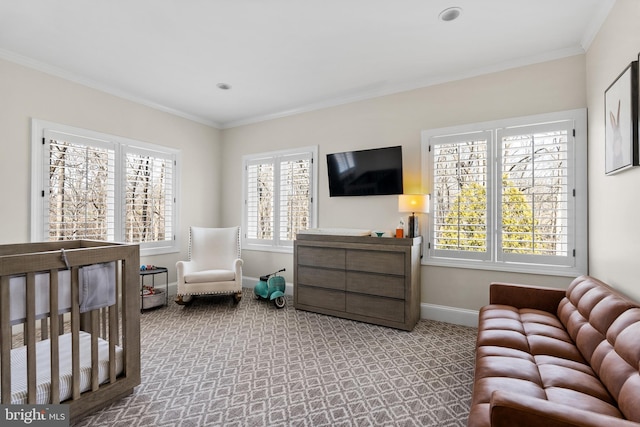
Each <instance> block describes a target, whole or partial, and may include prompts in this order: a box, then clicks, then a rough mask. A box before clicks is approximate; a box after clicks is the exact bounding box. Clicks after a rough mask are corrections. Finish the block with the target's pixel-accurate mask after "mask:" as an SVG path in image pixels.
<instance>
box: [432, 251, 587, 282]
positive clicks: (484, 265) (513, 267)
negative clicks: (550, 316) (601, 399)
mask: <svg viewBox="0 0 640 427" xmlns="http://www.w3.org/2000/svg"><path fill="white" fill-rule="evenodd" d="M422 265H427V266H433V267H449V268H468V269H473V270H490V271H507V272H512V273H528V274H540V275H545V276H566V277H577V276H580V275H582V274H587V271H586V270H587V269H586V268H584V269H580V268H579V267H563V266H557V265H542V264H523V263H512V262H493V261H470V260H461V259H446V258H427V257H426V256H425V257H424V258H423V259H422ZM583 270H584V271H583Z"/></svg>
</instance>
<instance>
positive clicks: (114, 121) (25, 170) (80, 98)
mask: <svg viewBox="0 0 640 427" xmlns="http://www.w3.org/2000/svg"><path fill="white" fill-rule="evenodd" d="M31 118H36V119H41V120H46V121H51V122H55V123H60V124H65V125H69V126H74V127H79V128H84V129H89V130H93V131H97V132H103V133H107V134H111V135H119V136H124V137H127V138H132V139H137V140H140V141H146V142H150V143H154V144H158V145H164V146H167V147H174V148H179V149H180V150H182V161H183V168H182V177H181V179H182V182H181V187H182V189H183V190H184V191H183V192H182V195H183V197H182V205H181V207H180V214H181V224H180V231H181V234H182V236H181V241H182V250H181V253H179V254H170V255H160V256H153V257H147V258H144V259H143V260H142V262H144V263H146V264H155V265H162V266H166V267H169V268H170V269H171V271H170V277H169V280H170V281H175V280H176V277H175V263H176V261H177V260H179V259H186V256H187V247H188V242H187V238H188V226H189V225H190V224H197V225H208V226H215V225H217V224H218V223H219V221H220V200H221V196H220V185H221V184H220V174H219V166H220V151H221V150H220V132H219V131H218V130H217V129H214V128H212V127H209V126H205V125H202V124H198V123H195V122H192V121H189V120H186V119H183V118H180V117H177V116H174V115H171V114H167V113H163V112H160V111H158V110H155V109H152V108H148V107H145V106H142V105H140V104H136V103H134V102H130V101H126V100H124V99H122V98H118V97H115V96H111V95H108V94H105V93H103V92H100V91H97V90H93V89H90V88H87V87H85V86H81V85H79V84H75V83H72V82H70V81H67V80H64V79H61V78H58V77H53V76H51V75H47V74H44V73H41V72H38V71H35V70H33V69H31V68H26V67H23V66H20V65H17V64H14V63H11V62H7V61H3V60H0V129H1V130H2V137H1V138H0V147H1V148H2V154H1V155H0V182H1V183H2V186H1V187H0V199H1V200H2V208H0V244H2V243H15V242H27V241H29V239H30V222H29V212H30V211H29V209H30V202H29V198H30V193H31V187H30V185H31V184H30V170H31V163H30V161H31V157H30V156H31V154H30V152H31V148H30V147H31Z"/></svg>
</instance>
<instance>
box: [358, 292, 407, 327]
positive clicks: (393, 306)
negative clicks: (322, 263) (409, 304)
mask: <svg viewBox="0 0 640 427" xmlns="http://www.w3.org/2000/svg"><path fill="white" fill-rule="evenodd" d="M346 311H347V312H348V313H353V314H359V315H362V316H368V317H375V318H378V319H384V320H390V321H392V322H400V323H404V301H402V300H396V299H391V298H382V297H374V296H369V295H361V294H352V293H349V292H347V306H346Z"/></svg>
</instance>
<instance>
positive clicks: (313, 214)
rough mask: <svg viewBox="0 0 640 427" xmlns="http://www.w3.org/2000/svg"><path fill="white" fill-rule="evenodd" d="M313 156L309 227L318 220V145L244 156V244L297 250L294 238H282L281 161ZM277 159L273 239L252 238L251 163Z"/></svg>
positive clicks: (270, 249) (258, 248) (254, 247)
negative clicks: (250, 207) (249, 228)
mask: <svg viewBox="0 0 640 427" xmlns="http://www.w3.org/2000/svg"><path fill="white" fill-rule="evenodd" d="M302 158H309V159H310V165H311V166H310V169H311V171H310V175H311V176H310V177H309V179H310V180H311V185H310V186H311V189H310V192H311V194H310V196H311V200H310V202H309V204H310V206H309V228H315V227H317V223H318V202H317V201H318V164H317V159H318V146H317V145H316V146H307V147H300V148H294V149H287V150H278V151H270V152H264V153H255V154H246V155H244V156H242V230H243V231H242V247H243V249H246V250H256V251H267V252H283V253H293V240H284V239H281V238H280V224H279V221H278V219H279V215H278V212H279V211H280V207H279V205H280V194H281V193H280V181H279V177H280V163H281V162H283V161H287V160H289V161H290V160H292V159H302ZM259 163H273V165H274V170H273V173H274V182H273V193H274V194H273V199H274V225H273V227H274V228H273V239H250V238H249V237H248V224H249V212H248V199H249V180H248V166H249V165H250V164H259Z"/></svg>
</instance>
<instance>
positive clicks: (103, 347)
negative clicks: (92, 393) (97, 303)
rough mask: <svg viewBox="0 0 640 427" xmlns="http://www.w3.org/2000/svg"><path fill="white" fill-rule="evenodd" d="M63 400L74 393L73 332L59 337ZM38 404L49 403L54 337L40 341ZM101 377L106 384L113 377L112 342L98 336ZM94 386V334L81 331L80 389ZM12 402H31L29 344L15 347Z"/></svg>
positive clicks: (119, 370) (119, 354)
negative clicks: (92, 363)
mask: <svg viewBox="0 0 640 427" xmlns="http://www.w3.org/2000/svg"><path fill="white" fill-rule="evenodd" d="M58 342H59V352H60V353H59V354H60V357H59V360H60V401H61V402H62V401H64V400H66V399H69V398H70V397H71V395H72V381H71V371H72V368H71V363H72V362H71V334H64V335H61V336H60V337H59V341H58ZM122 354H123V351H122V348H121V347H120V346H116V373H117V374H120V373H122ZM36 359H37V363H36V365H37V370H36V372H37V374H36V384H37V386H36V402H35V403H36V404H47V403H49V399H50V391H51V347H50V340H48V339H47V340H43V341H39V342H37V343H36ZM98 360H99V363H98V380H99V383H100V384H102V383H104V382H106V381H107V380H108V379H109V343H108V342H107V341H105V340H103V339H101V338H98ZM90 389H91V334H89V333H87V332H83V331H80V391H81V392H84V391H88V390H90ZM11 403H12V404H26V403H27V347H26V346H23V347H18V348H14V349H12V350H11Z"/></svg>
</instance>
